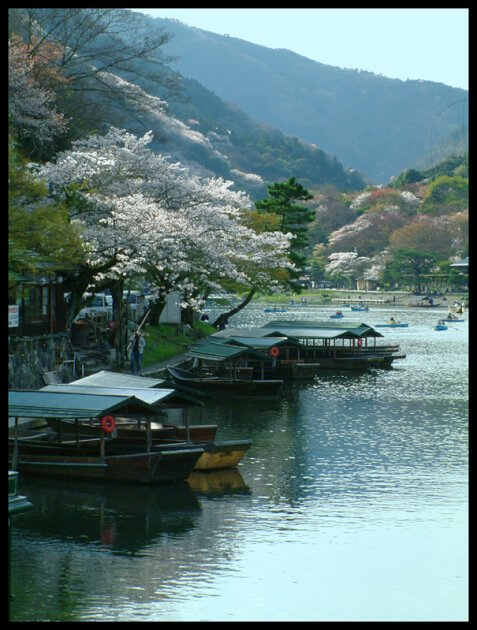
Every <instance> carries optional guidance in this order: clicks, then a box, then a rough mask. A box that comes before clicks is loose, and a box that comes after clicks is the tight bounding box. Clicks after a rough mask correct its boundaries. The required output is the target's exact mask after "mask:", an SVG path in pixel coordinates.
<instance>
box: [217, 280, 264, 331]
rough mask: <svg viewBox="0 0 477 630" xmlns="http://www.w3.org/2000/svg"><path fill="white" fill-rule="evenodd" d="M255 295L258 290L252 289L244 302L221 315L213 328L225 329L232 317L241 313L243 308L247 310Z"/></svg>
mask: <svg viewBox="0 0 477 630" xmlns="http://www.w3.org/2000/svg"><path fill="white" fill-rule="evenodd" d="M255 293H256V290H255V289H251V290H250V292H249V294H248V295H247V297H246V298H245V300H244V301H243V302H241V303H240V304H239V305H238V306H236V307H235V308H233V309H232V310H230V311H227V313H222V315H219V316H218V317H217V319H216V320H215V322H214V323H213V324H212V326H215V328H221V327H222V326H223V327H225V326H226V325H227V324H228V320H229V317H232V315H235V314H236V313H238V312H240V311H241V310H242V309H243V308H245V307H246V306H247V304H248V303H249V302H250V300H251V299H252V298H253V296H254V295H255Z"/></svg>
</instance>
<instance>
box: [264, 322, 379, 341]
mask: <svg viewBox="0 0 477 630" xmlns="http://www.w3.org/2000/svg"><path fill="white" fill-rule="evenodd" d="M262 328H263V329H264V330H270V335H273V336H279V335H282V336H283V335H286V336H287V337H294V338H295V339H353V338H359V337H361V338H362V337H382V336H383V335H382V334H381V333H380V332H378V331H377V330H375V329H374V328H372V327H371V326H368V324H364V323H361V324H350V323H349V322H348V323H346V322H312V321H274V322H269V323H268V324H265V325H264V326H263V327H262Z"/></svg>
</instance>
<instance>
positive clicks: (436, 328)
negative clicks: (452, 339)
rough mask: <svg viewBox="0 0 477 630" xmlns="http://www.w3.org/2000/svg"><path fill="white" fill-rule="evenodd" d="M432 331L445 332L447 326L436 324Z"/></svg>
mask: <svg viewBox="0 0 477 630" xmlns="http://www.w3.org/2000/svg"><path fill="white" fill-rule="evenodd" d="M434 330H447V326H444V325H443V324H437V325H436V326H435V327H434Z"/></svg>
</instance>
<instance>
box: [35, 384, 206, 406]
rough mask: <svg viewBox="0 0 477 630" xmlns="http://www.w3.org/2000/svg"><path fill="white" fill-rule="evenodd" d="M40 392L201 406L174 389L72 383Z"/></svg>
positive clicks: (159, 403)
mask: <svg viewBox="0 0 477 630" xmlns="http://www.w3.org/2000/svg"><path fill="white" fill-rule="evenodd" d="M40 391H47V392H68V393H71V394H92V395H97V396H116V397H120V398H124V397H125V396H133V397H134V398H137V399H138V400H142V402H145V403H147V404H148V405H153V406H161V407H165V406H167V407H170V406H178V407H184V406H186V405H188V404H189V403H191V404H202V403H201V402H200V401H199V400H198V399H197V398H194V397H193V396H191V395H190V394H186V393H185V392H182V391H178V390H176V389H166V388H161V389H158V388H155V387H149V388H144V389H140V388H137V387H134V388H128V387H96V386H93V385H77V384H73V383H55V384H53V385H46V386H45V387H42V388H41V390H40Z"/></svg>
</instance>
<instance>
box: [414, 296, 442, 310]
mask: <svg viewBox="0 0 477 630" xmlns="http://www.w3.org/2000/svg"><path fill="white" fill-rule="evenodd" d="M406 306H418V307H420V308H436V306H441V303H440V302H434V300H433V299H432V298H429V297H416V298H411V299H410V300H409V302H408V303H407V304H406Z"/></svg>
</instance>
